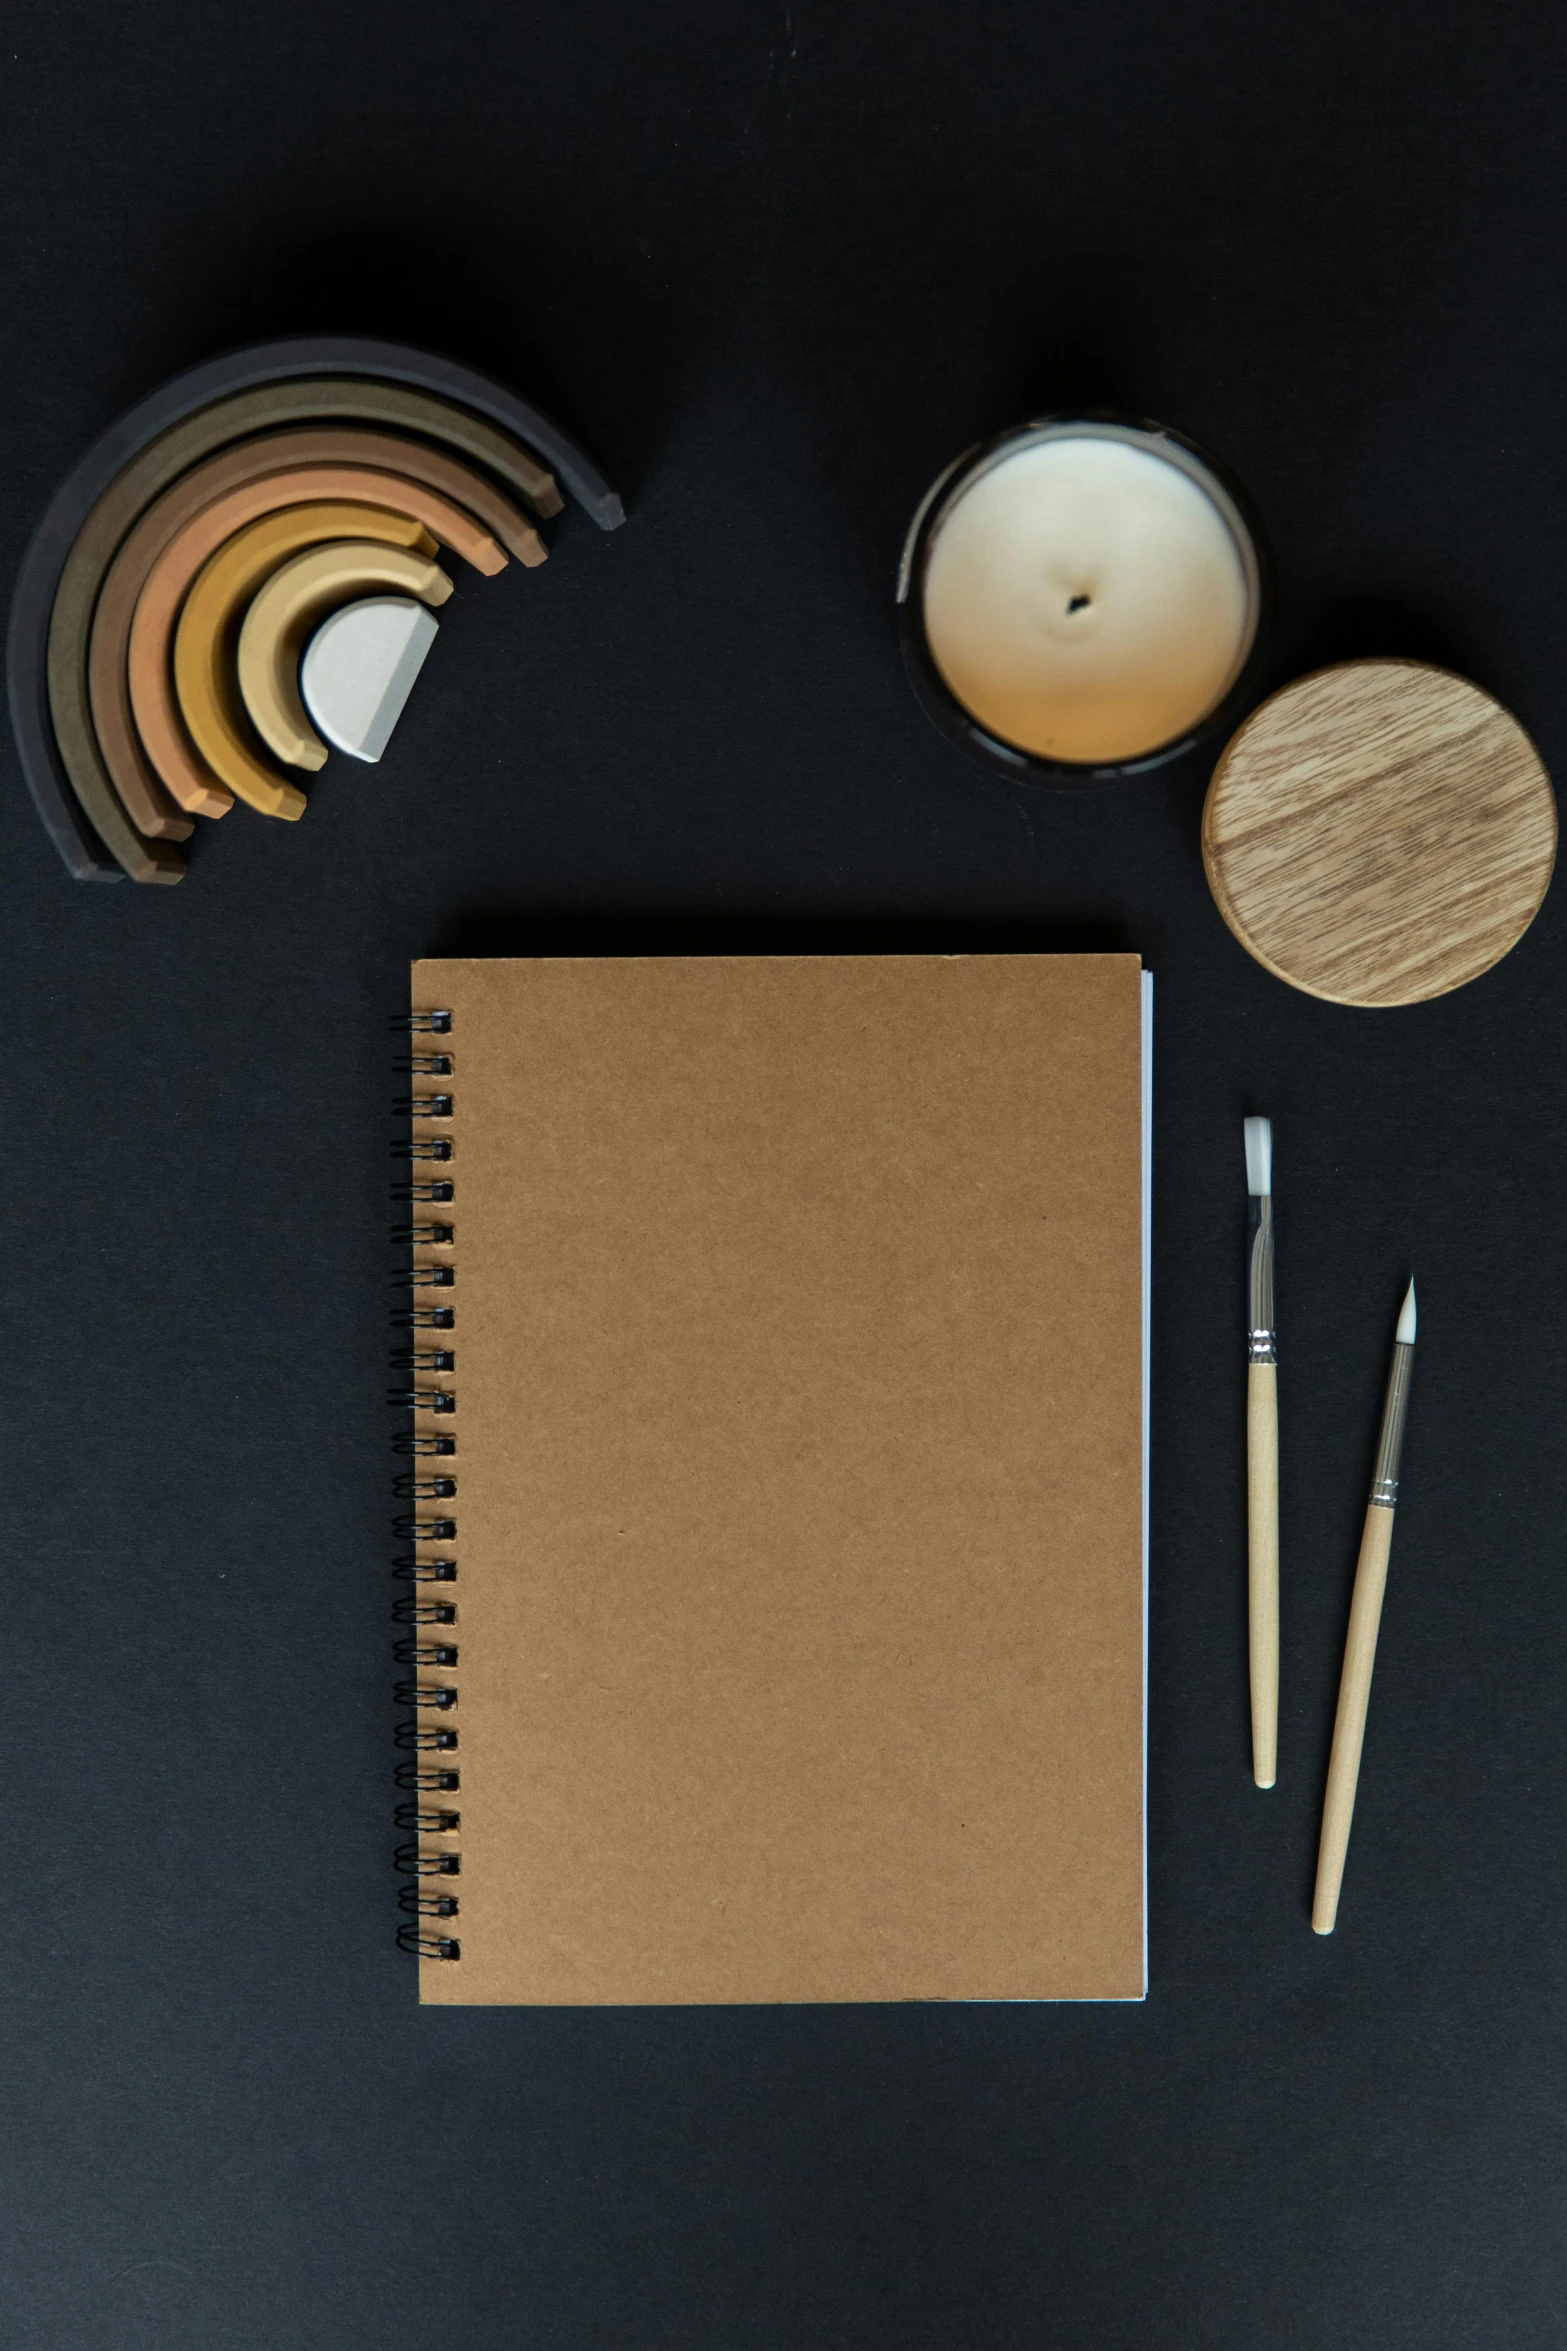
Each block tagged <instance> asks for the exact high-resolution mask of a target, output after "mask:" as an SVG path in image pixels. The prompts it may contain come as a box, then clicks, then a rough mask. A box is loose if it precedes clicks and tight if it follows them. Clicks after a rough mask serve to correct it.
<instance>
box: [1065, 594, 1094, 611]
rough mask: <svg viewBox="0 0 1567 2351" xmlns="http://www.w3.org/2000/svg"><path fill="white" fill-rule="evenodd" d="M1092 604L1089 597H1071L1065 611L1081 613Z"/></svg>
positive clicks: (1091, 599)
mask: <svg viewBox="0 0 1567 2351" xmlns="http://www.w3.org/2000/svg"><path fill="white" fill-rule="evenodd" d="M1092 602H1093V598H1092V597H1091V596H1073V597H1072V598H1071V599H1070V600H1069V602H1068V604H1067V610H1068V612H1082V611H1083V610H1085V608H1086V607H1087V606H1088V605H1090V604H1091V603H1092Z"/></svg>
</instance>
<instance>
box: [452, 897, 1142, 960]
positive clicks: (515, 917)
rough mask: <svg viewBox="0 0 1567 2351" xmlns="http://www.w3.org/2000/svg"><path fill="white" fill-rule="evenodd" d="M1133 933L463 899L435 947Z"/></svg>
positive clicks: (534, 949) (822, 946)
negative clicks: (563, 908) (561, 907)
mask: <svg viewBox="0 0 1567 2351" xmlns="http://www.w3.org/2000/svg"><path fill="white" fill-rule="evenodd" d="M1137 947H1138V942H1137V941H1136V940H1134V939H1133V937H1132V935H1131V929H1130V926H1129V925H1128V924H1127V923H1126V922H1125V920H1124V919H1122V918H1121V917H1118V916H1113V915H1104V916H1086V917H1075V918H1073V919H1072V920H1070V921H1052V920H1050V919H1048V918H1046V919H1043V920H1041V919H1036V918H1033V917H1029V918H1020V917H1007V918H1003V919H999V920H996V919H992V920H984V919H974V918H967V917H952V916H940V915H840V914H815V915H810V914H801V915H779V914H773V913H768V912H763V911H761V910H758V911H756V912H754V913H747V912H740V913H733V912H731V913H726V914H723V915H715V914H712V913H709V912H706V911H696V910H692V911H681V910H663V911H659V912H656V913H655V912H649V911H646V910H644V909H641V908H631V907H627V908H595V909H593V910H592V911H585V912H581V913H563V912H560V911H558V910H550V911H543V910H539V911H530V910H528V909H526V908H520V909H519V908H509V907H485V906H472V907H464V908H461V909H459V910H458V911H457V912H456V913H454V914H452V915H451V916H449V917H448V918H447V920H446V921H445V922H444V923H443V924H442V925H441V927H440V928H439V929H438V931H437V933H436V935H435V938H434V941H433V942H432V944H431V945H430V947H429V949H428V952H429V953H430V954H431V955H435V956H454V957H460V956H497V955H511V956H523V957H543V956H561V957H572V956H587V955H1129V954H1133V953H1136V952H1137Z"/></svg>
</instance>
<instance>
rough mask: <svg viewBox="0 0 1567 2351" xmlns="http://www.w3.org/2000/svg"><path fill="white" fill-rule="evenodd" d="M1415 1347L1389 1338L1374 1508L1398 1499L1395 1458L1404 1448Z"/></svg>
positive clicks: (1373, 1483) (1374, 1475)
mask: <svg viewBox="0 0 1567 2351" xmlns="http://www.w3.org/2000/svg"><path fill="white" fill-rule="evenodd" d="M1414 1365H1415V1351H1414V1349H1413V1347H1408V1346H1406V1345H1405V1344H1404V1342H1403V1340H1402V1339H1396V1340H1395V1341H1394V1342H1393V1368H1392V1370H1391V1371H1390V1372H1389V1373H1388V1375H1387V1402H1386V1403H1385V1404H1384V1405H1383V1407H1382V1441H1381V1443H1380V1444H1379V1445H1378V1447H1377V1465H1376V1468H1375V1470H1374V1471H1373V1472H1372V1476H1371V1500H1372V1503H1373V1505H1374V1506H1375V1508H1376V1509H1378V1510H1391V1509H1392V1508H1393V1507H1394V1505H1395V1504H1396V1502H1397V1501H1398V1460H1399V1455H1400V1454H1401V1453H1402V1452H1403V1450H1404V1422H1405V1420H1406V1418H1407V1417H1408V1413H1409V1375H1410V1373H1411V1372H1412V1371H1413V1369H1414Z"/></svg>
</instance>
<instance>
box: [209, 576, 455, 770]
mask: <svg viewBox="0 0 1567 2351" xmlns="http://www.w3.org/2000/svg"><path fill="white" fill-rule="evenodd" d="M376 588H392V589H396V590H399V591H401V593H402V594H403V595H405V596H417V597H418V598H419V600H420V602H421V603H423V604H444V603H445V602H446V599H447V597H448V596H449V595H450V594H451V592H452V583H451V581H450V580H449V579H448V578H447V576H446V574H445V572H444V571H442V570H441V568H440V566H439V565H438V564H434V563H430V562H427V561H426V560H424V559H423V558H421V557H420V556H417V555H411V554H409V553H408V551H407V550H406V549H405V548H402V547H375V546H371V545H369V544H367V543H366V542H365V541H364V540H362V539H339V540H337V541H335V542H334V543H333V544H332V545H330V546H326V547H307V548H306V550H305V552H304V553H303V554H302V555H296V556H294V557H293V558H292V560H291V561H290V562H288V563H285V564H281V565H280V566H279V568H278V569H277V570H276V571H275V572H274V573H273V574H272V577H271V578H270V579H269V580H268V581H267V583H266V585H265V586H264V587H262V588H260V589H258V590H257V592H256V595H255V596H254V598H253V599H252V601H251V606H250V610H249V611H248V612H247V613H246V615H245V619H244V625H243V626H242V627H241V629H240V632H239V690H240V693H241V694H242V696H243V697H244V702H245V708H246V709H247V711H248V712H249V713H250V718H251V723H252V725H253V726H254V727H255V730H256V732H257V734H258V735H259V736H260V737H261V739H262V741H263V742H264V743H265V744H266V745H267V747H268V749H269V750H272V751H275V752H276V753H277V756H278V757H279V759H286V760H287V761H288V762H289V764H290V766H292V767H305V768H310V769H315V768H320V767H324V766H325V765H326V757H327V750H326V745H325V744H324V743H323V742H322V740H321V738H320V736H319V735H318V734H317V733H316V730H315V728H314V727H313V726H312V725H311V723H310V720H309V719H308V717H307V716H306V715H305V706H304V703H303V701H302V700H301V698H300V692H299V657H300V655H301V653H302V652H303V651H304V644H305V639H306V638H307V637H308V636H309V634H310V632H311V631H312V629H313V628H314V627H315V626H316V623H317V622H318V621H321V620H324V619H325V618H326V616H327V614H328V613H329V612H332V611H335V610H336V608H337V606H338V605H340V604H349V603H352V602H353V601H354V600H355V599H356V598H357V597H360V596H365V595H368V594H370V593H371V591H372V590H374V589H376Z"/></svg>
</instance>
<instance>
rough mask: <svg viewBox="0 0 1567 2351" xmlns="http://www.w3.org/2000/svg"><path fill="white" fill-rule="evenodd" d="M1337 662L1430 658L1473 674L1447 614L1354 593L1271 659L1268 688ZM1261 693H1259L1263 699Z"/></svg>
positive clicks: (1274, 689)
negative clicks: (1417, 609)
mask: <svg viewBox="0 0 1567 2351" xmlns="http://www.w3.org/2000/svg"><path fill="white" fill-rule="evenodd" d="M1338 661H1429V662H1432V663H1434V664H1435V665H1436V667H1437V668H1439V669H1452V670H1457V671H1458V672H1459V673H1460V675H1461V676H1464V677H1470V676H1473V674H1474V663H1473V660H1472V658H1471V655H1470V650H1469V647H1468V645H1467V644H1466V642H1465V641H1464V640H1463V638H1462V637H1461V636H1460V635H1459V634H1458V633H1457V631H1456V630H1455V629H1454V628H1453V626H1452V624H1451V622H1450V621H1449V620H1448V619H1447V617H1446V616H1445V615H1444V616H1442V617H1440V618H1438V617H1436V616H1434V615H1433V614H1431V613H1429V612H1419V611H1416V610H1415V608H1414V607H1413V606H1412V605H1409V604H1404V603H1401V602H1399V601H1398V600H1396V599H1395V598H1392V597H1387V596H1351V597H1344V598H1342V599H1340V600H1339V601H1337V602H1335V603H1332V604H1329V605H1327V606H1325V607H1324V608H1323V609H1322V610H1321V611H1320V612H1318V613H1317V614H1316V615H1315V616H1314V617H1313V618H1312V619H1311V620H1309V621H1308V622H1307V624H1306V626H1305V628H1304V630H1303V631H1302V632H1300V633H1299V634H1298V635H1297V636H1296V637H1295V639H1294V641H1293V642H1292V643H1290V645H1289V646H1288V647H1287V648H1284V647H1280V648H1279V653H1278V655H1277V656H1276V657H1275V659H1274V660H1273V661H1271V662H1270V663H1269V665H1268V666H1269V671H1270V673H1276V674H1270V682H1269V685H1268V688H1267V691H1268V692H1269V693H1270V694H1272V693H1277V691H1278V689H1279V688H1280V686H1283V685H1287V684H1288V683H1289V682H1290V680H1291V679H1293V678H1297V677H1305V676H1306V675H1308V674H1309V672H1310V671H1312V670H1315V669H1327V668H1329V667H1331V665H1332V664H1333V663H1334V662H1338ZM1261 698H1262V697H1260V696H1259V700H1260V699H1261Z"/></svg>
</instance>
